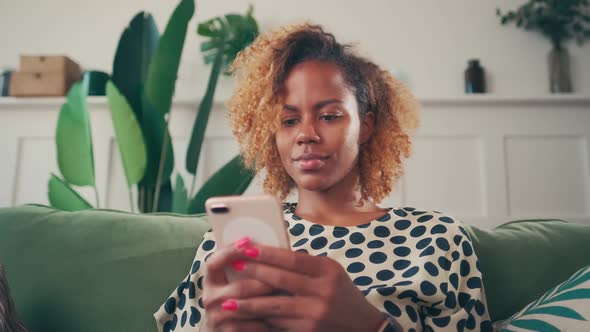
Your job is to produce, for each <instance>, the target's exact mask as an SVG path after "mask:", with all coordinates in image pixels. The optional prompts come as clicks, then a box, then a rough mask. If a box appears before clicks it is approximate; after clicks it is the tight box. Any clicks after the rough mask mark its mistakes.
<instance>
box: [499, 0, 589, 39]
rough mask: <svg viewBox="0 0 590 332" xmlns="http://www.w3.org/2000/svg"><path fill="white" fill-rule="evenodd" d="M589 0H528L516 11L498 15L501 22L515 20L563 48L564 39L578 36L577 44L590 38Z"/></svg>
mask: <svg viewBox="0 0 590 332" xmlns="http://www.w3.org/2000/svg"><path fill="white" fill-rule="evenodd" d="M589 2H590V1H588V0H529V1H528V2H527V3H526V4H524V5H522V6H520V7H519V8H518V9H517V10H516V11H508V12H507V13H506V14H504V15H503V14H502V12H501V11H500V9H499V8H497V9H496V15H497V16H499V17H501V21H500V22H501V23H502V25H506V24H508V23H511V22H515V23H516V26H517V27H519V28H523V29H525V30H533V31H539V32H540V33H542V34H543V35H544V36H545V37H547V38H549V40H551V43H552V44H553V47H554V48H556V49H561V46H562V44H563V43H564V42H566V41H568V40H570V39H575V40H576V42H577V43H578V45H582V44H583V43H584V40H585V39H587V38H590V26H589V23H590V10H589V6H588V5H589Z"/></svg>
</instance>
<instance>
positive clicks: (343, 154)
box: [276, 61, 373, 191]
mask: <svg viewBox="0 0 590 332" xmlns="http://www.w3.org/2000/svg"><path fill="white" fill-rule="evenodd" d="M284 88H285V90H284V93H285V95H284V96H283V97H284V99H283V100H284V105H283V107H282V110H281V114H280V121H281V124H280V126H279V129H278V131H277V133H276V144H277V148H278V151H279V154H280V156H281V160H282V163H283V166H284V167H285V170H286V171H287V173H288V174H289V176H291V178H292V179H293V180H294V181H295V183H296V185H297V187H298V189H300V190H301V189H303V190H310V191H325V190H328V189H330V188H332V187H333V186H335V185H336V184H338V183H339V182H340V181H342V180H343V179H344V178H345V177H346V176H349V175H354V174H351V172H352V171H353V169H354V166H355V165H356V161H357V156H358V152H359V145H360V144H362V143H364V142H366V141H367V140H368V138H369V136H370V134H371V131H372V128H373V116H372V114H371V113H369V115H368V116H365V117H364V119H362V120H361V119H360V118H359V113H358V106H357V102H356V99H355V96H354V94H353V92H352V91H351V90H350V89H349V88H348V87H347V86H346V84H345V80H344V77H343V75H342V73H341V71H340V68H339V67H338V66H337V65H335V64H331V63H324V62H318V61H307V62H304V63H301V64H298V65H297V66H295V67H294V68H293V69H292V70H291V72H290V73H289V75H288V77H287V79H286V81H285V86H284Z"/></svg>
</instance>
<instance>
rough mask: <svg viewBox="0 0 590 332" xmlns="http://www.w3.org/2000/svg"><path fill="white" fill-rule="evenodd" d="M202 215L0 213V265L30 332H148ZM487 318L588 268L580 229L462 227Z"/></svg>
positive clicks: (547, 224)
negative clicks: (476, 270)
mask: <svg viewBox="0 0 590 332" xmlns="http://www.w3.org/2000/svg"><path fill="white" fill-rule="evenodd" d="M208 228H209V226H208V224H207V221H206V219H205V218H204V217H203V216H180V215H174V214H151V215H136V214H129V213H123V212H117V211H108V210H88V211H81V212H63V211H57V210H54V209H52V208H49V207H44V206H38V205H26V206H20V207H14V208H2V209H0V263H1V264H3V265H4V266H5V267H6V270H7V273H8V281H9V284H10V287H11V291H12V297H13V298H14V300H15V302H16V306H17V310H18V311H19V313H20V316H21V317H22V318H23V320H24V321H25V324H26V325H27V327H28V328H29V329H30V330H31V331H109V332H114V331H155V330H156V329H155V324H154V320H153V318H152V313H153V312H154V311H156V310H157V308H158V307H159V305H160V304H161V303H162V302H164V301H165V300H166V299H167V297H168V295H169V294H170V293H171V292H172V290H173V289H174V288H175V287H176V285H177V284H178V283H179V282H180V281H181V280H182V279H183V278H184V277H185V273H187V271H189V268H190V266H191V263H192V259H193V256H194V253H195V249H196V247H197V245H198V244H199V241H200V240H201V237H202V235H203V234H204V232H206V231H207V230H208ZM468 229H469V231H470V232H471V234H472V236H473V241H474V247H475V251H476V253H477V254H478V256H479V258H480V265H481V270H482V273H483V277H484V285H485V288H486V293H487V299H488V305H489V310H490V313H491V316H492V320H499V319H504V318H507V317H509V316H510V315H511V314H512V313H514V312H516V311H518V310H519V309H520V308H522V307H523V306H524V305H525V304H527V303H529V302H530V301H531V300H533V299H535V298H536V297H538V296H539V295H541V294H542V293H544V292H545V291H546V290H547V289H549V288H550V287H551V286H554V285H556V284H558V283H559V282H561V281H563V280H565V279H566V278H567V277H569V276H570V275H571V274H572V273H573V272H575V271H576V270H578V269H579V268H581V267H583V266H585V265H588V264H589V263H590V225H579V224H572V223H567V222H563V221H559V220H528V221H515V222H511V223H508V224H505V225H503V226H500V227H498V228H496V229H494V230H482V229H478V228H476V227H468Z"/></svg>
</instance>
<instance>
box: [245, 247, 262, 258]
mask: <svg viewBox="0 0 590 332" xmlns="http://www.w3.org/2000/svg"><path fill="white" fill-rule="evenodd" d="M244 255H246V256H248V257H252V258H256V257H258V255H260V250H258V248H256V247H249V248H246V249H244Z"/></svg>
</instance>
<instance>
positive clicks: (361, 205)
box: [295, 174, 386, 226]
mask: <svg viewBox="0 0 590 332" xmlns="http://www.w3.org/2000/svg"><path fill="white" fill-rule="evenodd" d="M298 196H299V198H298V202H297V209H296V211H295V214H297V215H298V216H301V217H302V218H305V219H307V220H309V221H312V222H315V223H318V224H324V225H333V226H352V225H358V224H363V223H366V222H368V221H371V220H373V219H375V218H377V217H379V216H381V215H382V214H383V213H384V211H386V210H384V209H381V208H379V207H378V206H377V205H376V204H375V202H374V201H373V200H371V199H366V200H363V199H362V195H361V189H360V186H359V185H358V176H353V175H352V174H351V175H350V176H347V177H346V178H344V179H343V180H342V181H341V182H340V183H338V184H336V185H335V186H333V187H332V188H330V189H328V190H324V191H309V190H305V189H300V188H298Z"/></svg>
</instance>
